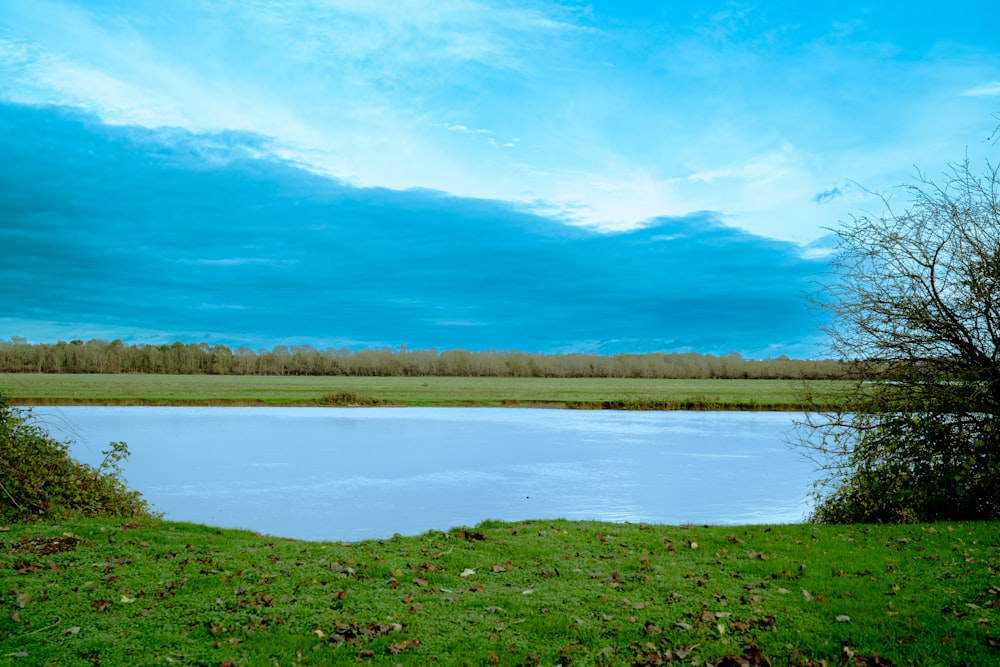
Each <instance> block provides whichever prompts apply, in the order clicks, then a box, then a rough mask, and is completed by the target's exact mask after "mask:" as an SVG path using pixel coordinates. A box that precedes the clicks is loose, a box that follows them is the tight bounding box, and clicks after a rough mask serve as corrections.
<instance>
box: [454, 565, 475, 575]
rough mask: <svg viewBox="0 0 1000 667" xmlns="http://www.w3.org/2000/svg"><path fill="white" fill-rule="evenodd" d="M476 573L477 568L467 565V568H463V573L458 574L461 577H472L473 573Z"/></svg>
mask: <svg viewBox="0 0 1000 667" xmlns="http://www.w3.org/2000/svg"><path fill="white" fill-rule="evenodd" d="M475 573H476V571H475V570H473V569H472V568H468V567H467V568H465V569H464V570H462V574H460V575H458V576H460V577H471V576H472V575H474V574H475Z"/></svg>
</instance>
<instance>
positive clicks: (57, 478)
mask: <svg viewBox="0 0 1000 667" xmlns="http://www.w3.org/2000/svg"><path fill="white" fill-rule="evenodd" d="M69 444H70V443H69V442H60V441H58V440H56V439H54V438H53V437H52V436H50V435H49V433H48V432H47V431H46V430H45V428H43V427H42V426H40V425H38V424H37V423H35V422H34V421H33V420H32V417H31V411H30V410H22V409H19V408H16V407H13V406H11V405H10V404H9V403H8V399H7V396H6V394H4V393H3V392H0V521H3V522H5V523H6V522H13V523H30V522H33V521H41V520H52V519H65V518H69V517H136V516H144V517H148V516H150V515H151V513H150V510H149V506H148V504H147V503H146V501H145V500H143V499H142V497H141V495H140V494H139V493H138V492H137V491H130V490H129V489H128V488H126V486H125V483H124V481H123V480H122V477H121V468H120V466H119V463H120V462H121V461H124V460H125V459H126V458H128V455H129V451H128V446H127V445H126V444H125V443H124V442H112V443H110V448H109V449H107V450H105V451H104V452H102V453H103V454H104V460H103V461H102V462H101V464H100V465H99V466H98V467H97V468H93V467H91V466H89V465H86V464H83V463H80V462H79V461H76V460H74V459H73V458H71V457H70V455H69Z"/></svg>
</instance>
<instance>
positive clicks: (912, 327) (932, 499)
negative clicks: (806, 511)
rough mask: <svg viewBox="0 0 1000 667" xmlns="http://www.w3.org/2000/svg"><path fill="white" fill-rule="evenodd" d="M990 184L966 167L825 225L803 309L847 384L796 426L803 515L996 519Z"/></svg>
mask: <svg viewBox="0 0 1000 667" xmlns="http://www.w3.org/2000/svg"><path fill="white" fill-rule="evenodd" d="M998 190H1000V180H998V170H997V168H996V167H993V166H992V165H990V164H987V165H986V168H985V170H984V172H983V173H982V175H977V174H975V173H974V172H973V170H972V169H971V168H970V165H969V163H968V161H967V160H966V161H965V162H962V163H959V164H956V165H952V167H951V170H950V171H949V172H948V173H947V174H946V175H945V177H944V179H943V180H942V181H939V182H935V181H932V180H930V179H928V178H927V177H925V176H924V175H922V174H921V175H919V176H918V178H917V180H916V182H915V183H914V184H912V185H909V186H906V187H905V188H904V191H905V193H906V194H907V198H908V207H907V208H906V209H905V210H901V211H897V210H895V209H894V208H893V207H892V205H891V202H890V201H889V199H888V198H887V197H884V196H883V197H882V198H881V201H882V204H883V205H884V212H883V213H882V214H881V215H879V216H877V217H872V216H863V217H857V218H854V219H852V220H851V221H850V222H849V223H847V224H845V225H843V226H842V228H840V229H838V230H836V233H837V235H838V236H839V245H838V247H837V253H836V255H835V259H834V267H835V269H836V275H837V278H836V280H835V281H834V282H832V283H831V284H829V285H827V286H825V287H824V288H823V289H822V290H821V291H820V293H819V294H817V295H816V297H815V298H814V302H815V303H816V304H817V305H818V306H819V307H820V308H821V309H823V310H825V311H827V313H828V314H829V315H830V316H831V318H830V321H831V326H830V328H829V329H828V331H827V333H828V334H829V336H830V340H831V341H832V347H833V352H834V354H835V355H836V356H838V357H839V358H841V359H843V360H845V361H848V362H850V367H851V369H852V373H851V375H852V380H853V381H852V383H851V384H850V386H849V388H848V389H847V390H846V391H845V392H844V393H843V395H841V396H839V397H838V399H837V400H838V402H839V405H840V406H841V407H840V408H839V409H838V410H836V411H825V412H824V411H818V412H816V413H813V414H811V415H810V417H809V418H808V420H807V423H806V424H805V426H806V428H805V429H804V430H803V431H801V433H802V438H801V441H800V442H799V443H798V444H799V445H800V446H801V447H804V448H805V449H806V451H807V452H808V453H809V454H810V455H811V456H813V457H814V460H816V461H818V462H819V464H820V466H821V468H822V469H823V470H824V471H825V474H826V476H825V478H824V479H822V480H821V481H820V483H819V485H818V491H817V496H818V499H819V503H818V505H817V508H816V510H815V513H814V516H813V518H814V519H816V520H819V521H827V522H860V521H878V522H900V521H930V520H937V519H986V518H1000V432H998V424H997V416H998V404H1000V356H998V355H1000V192H998ZM825 399H826V400H829V397H825Z"/></svg>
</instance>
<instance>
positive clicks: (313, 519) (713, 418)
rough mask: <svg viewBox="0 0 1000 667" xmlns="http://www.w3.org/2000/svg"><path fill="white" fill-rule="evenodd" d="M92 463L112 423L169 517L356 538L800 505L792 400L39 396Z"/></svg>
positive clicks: (723, 516) (768, 517)
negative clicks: (559, 404)
mask: <svg viewBox="0 0 1000 667" xmlns="http://www.w3.org/2000/svg"><path fill="white" fill-rule="evenodd" d="M35 414H36V416H38V417H40V418H43V419H45V420H46V422H47V423H48V424H49V426H50V427H53V428H54V430H58V428H59V427H60V426H61V427H62V428H63V429H68V430H69V433H67V435H68V436H69V437H72V438H74V439H76V440H77V443H76V444H75V445H74V447H73V450H72V453H73V455H74V456H76V457H77V458H79V459H81V460H83V461H85V462H88V463H92V464H96V463H98V462H99V461H100V458H101V456H100V450H101V449H102V448H103V447H105V446H106V443H107V442H109V441H112V440H125V441H126V442H128V444H129V448H130V449H131V451H132V456H131V458H130V459H129V461H128V462H127V464H126V466H125V475H126V477H127V479H128V482H129V485H130V486H131V487H132V488H136V489H138V490H140V491H142V493H143V495H144V496H145V497H146V498H147V499H148V500H149V501H150V502H151V503H152V504H153V505H154V507H155V508H156V509H157V510H159V511H163V512H165V513H166V514H167V517H168V518H170V519H174V520H178V521H194V522H199V523H208V524H212V525H218V526H224V527H235V528H250V529H252V530H256V531H260V532H263V533H270V534H273V535H281V536H286V537H296V538H302V539H315V540H320V539H329V540H357V539H365V538H373V537H388V536H391V535H392V534H393V533H397V532H398V533H401V534H417V533H421V532H424V531H426V530H429V529H432V528H434V529H443V530H444V529H448V528H450V527H452V526H457V525H467V526H468V525H474V524H475V523H478V522H479V521H482V520H483V519H487V518H492V519H503V520H518V519H527V518H555V517H562V518H568V519H599V520H607V521H630V522H641V521H645V522H651V523H671V524H676V523H713V524H739V523H780V522H791V521H799V520H801V519H802V518H803V517H804V515H805V514H806V513H807V511H808V502H807V494H808V491H809V489H810V485H811V480H812V478H813V471H812V468H811V466H810V464H808V463H806V462H804V461H801V460H799V459H798V458H797V457H796V456H795V455H794V454H792V453H791V452H789V450H788V449H787V447H786V446H785V444H784V441H783V437H784V434H785V433H786V432H787V431H788V428H789V426H790V424H791V421H792V419H793V417H794V416H793V415H790V414H788V413H735V412H612V411H568V410H537V409H497V408H493V409H489V408H377V409H372V408H359V409H352V408H182V407H169V408H147V407H89V406H88V407H62V408H44V409H42V408H37V409H35Z"/></svg>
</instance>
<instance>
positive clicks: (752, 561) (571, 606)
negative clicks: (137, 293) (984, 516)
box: [0, 499, 1000, 667]
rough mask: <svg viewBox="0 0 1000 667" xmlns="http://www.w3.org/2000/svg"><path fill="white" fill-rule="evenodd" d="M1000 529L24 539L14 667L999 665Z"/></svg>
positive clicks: (13, 618)
mask: <svg viewBox="0 0 1000 667" xmlns="http://www.w3.org/2000/svg"><path fill="white" fill-rule="evenodd" d="M692 501H693V502H694V501H695V499H692ZM998 528H1000V525H998V524H996V523H970V524H960V523H959V524H937V525H913V526H854V527H845V526H815V525H784V526H749V527H747V526H743V527H706V526H683V527H666V526H647V525H636V524H624V525H622V524H610V523H591V522H568V521H559V520H555V521H528V522H516V523H500V522H484V523H483V524H481V525H479V526H476V527H474V528H462V529H452V530H450V531H448V532H447V533H444V532H437V531H434V532H429V533H426V534H424V535H420V536H414V537H399V536H397V537H394V538H392V539H387V540H384V541H365V542H358V543H353V544H347V543H314V542H297V541H292V540H286V539H278V538H271V537H266V536H259V535H255V534H252V533H249V532H243V531H231V530H218V529H214V528H210V527H205V526H197V525H190V524H177V523H169V522H160V521H156V520H141V521H133V522H128V523H122V522H121V521H120V520H119V521H107V520H85V521H68V522H66V523H64V524H60V525H37V526H20V525H15V526H10V527H4V528H3V529H2V530H3V531H6V532H0V664H7V665H58V666H61V667H73V666H75V665H81V666H83V665H87V666H90V665H104V666H105V667H108V666H111V667H114V666H119V665H121V666H126V665H226V666H234V665H244V666H252V665H262V666H263V665H267V666H271V665H332V664H355V663H361V664H371V665H397V664H404V665H429V664H440V665H489V664H500V665H536V664H537V665H556V664H561V665H662V664H667V663H671V664H683V665H705V666H708V665H714V666H716V667H719V666H722V665H726V666H735V665H775V666H776V665H798V666H800V667H806V666H818V665H831V666H832V665H989V664H998V661H1000V649H998V646H1000V628H998V624H1000V578H998V575H1000V570H998V567H1000V563H998V553H1000V552H998V548H1000V533H998V530H997V529H998Z"/></svg>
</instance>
